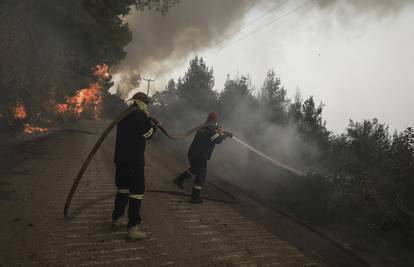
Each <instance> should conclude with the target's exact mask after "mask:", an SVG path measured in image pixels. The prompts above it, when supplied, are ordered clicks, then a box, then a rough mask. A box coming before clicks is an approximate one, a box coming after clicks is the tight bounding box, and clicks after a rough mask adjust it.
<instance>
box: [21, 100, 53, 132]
mask: <svg viewBox="0 0 414 267" xmlns="http://www.w3.org/2000/svg"><path fill="white" fill-rule="evenodd" d="M26 117H27V112H26V107H25V106H24V104H23V103H17V105H16V107H15V108H14V118H15V119H17V120H24V119H26ZM47 130H48V129H47V128H42V127H37V126H33V125H31V124H28V123H25V124H24V128H23V132H24V133H26V134H33V133H38V132H45V131H47Z"/></svg>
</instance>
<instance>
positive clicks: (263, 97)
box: [259, 70, 289, 124]
mask: <svg viewBox="0 0 414 267" xmlns="http://www.w3.org/2000/svg"><path fill="white" fill-rule="evenodd" d="M259 98H260V101H261V102H262V103H263V107H264V108H265V109H266V110H267V111H268V112H267V114H268V118H267V119H268V120H269V121H270V122H272V123H277V124H284V123H286V122H287V118H288V115H287V107H288V104H289V99H287V97H286V90H285V89H284V88H283V86H282V85H281V82H280V78H278V77H276V73H275V72H274V71H273V70H270V71H268V72H267V75H266V78H265V81H264V83H263V86H262V88H261V90H260V94H259Z"/></svg>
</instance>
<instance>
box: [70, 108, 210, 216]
mask: <svg viewBox="0 0 414 267" xmlns="http://www.w3.org/2000/svg"><path fill="white" fill-rule="evenodd" d="M137 110H140V109H139V107H137V106H130V107H129V108H127V109H126V110H125V111H124V112H122V113H121V115H119V116H118V117H117V118H116V119H115V120H114V121H113V122H112V123H111V124H110V125H109V126H108V127H107V128H106V129H105V131H104V132H103V133H102V135H101V136H100V137H99V139H98V141H96V143H95V145H94V146H93V148H92V150H91V152H89V155H88V157H87V158H86V159H85V161H84V162H83V164H82V166H81V168H80V169H79V172H78V174H77V175H76V178H75V180H74V181H73V184H72V187H71V189H70V191H69V194H68V196H67V198H66V202H65V207H64V209H63V215H64V216H65V218H69V208H70V204H71V202H72V198H73V195H74V194H75V192H76V189H77V188H78V185H79V183H80V181H81V180H82V177H83V175H84V173H85V171H86V169H87V168H88V166H89V164H90V163H91V161H92V159H93V157H94V156H95V154H96V152H97V151H98V149H99V147H100V146H101V145H102V143H103V141H104V140H105V138H106V137H107V136H108V134H109V133H110V132H111V130H112V129H113V128H114V127H115V126H116V125H117V124H118V122H120V121H121V120H122V119H123V118H125V117H126V116H128V114H130V113H131V112H133V111H137ZM150 119H151V120H152V121H154V122H158V120H157V119H155V118H153V117H150ZM204 126H206V124H201V125H199V126H197V127H195V128H193V129H191V130H190V131H188V132H186V133H184V134H181V135H172V134H170V133H169V132H168V131H167V130H166V129H165V128H164V127H163V126H162V125H159V124H158V125H157V127H158V128H159V129H160V130H161V132H162V133H164V134H165V135H166V136H167V137H168V138H170V139H173V140H179V139H183V138H186V137H187V136H190V135H191V134H193V133H194V132H196V131H197V130H199V129H200V128H202V127H204Z"/></svg>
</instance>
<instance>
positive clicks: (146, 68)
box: [115, 0, 414, 133]
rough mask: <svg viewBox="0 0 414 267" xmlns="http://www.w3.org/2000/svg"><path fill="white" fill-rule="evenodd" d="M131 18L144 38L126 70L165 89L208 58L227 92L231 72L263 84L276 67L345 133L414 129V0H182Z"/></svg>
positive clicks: (131, 50)
mask: <svg viewBox="0 0 414 267" xmlns="http://www.w3.org/2000/svg"><path fill="white" fill-rule="evenodd" d="M304 3H305V5H304V6H303V7H301V6H302V5H303V4H304ZM306 3H307V4H306ZM278 6H280V7H279V8H277V7H278ZM298 7H301V8H300V9H298V10H296V8H298ZM271 10H273V11H272V12H270V11H271ZM266 13H269V14H268V15H266V16H264V14H266ZM260 17H261V19H257V18H260ZM127 21H128V23H129V24H130V27H131V29H132V31H133V38H134V40H133V42H132V43H131V44H130V45H129V46H128V48H127V51H128V55H127V58H126V59H125V60H124V62H123V63H122V64H121V66H119V67H118V68H117V70H116V71H117V72H118V73H124V74H125V73H127V72H133V71H135V72H137V73H140V74H141V75H144V76H151V77H153V78H157V81H156V82H155V83H153V85H152V88H153V89H155V90H160V89H162V88H163V87H164V86H165V84H166V82H167V80H168V79H170V78H175V79H176V78H178V76H180V75H181V76H182V75H183V74H184V72H185V70H186V68H187V66H188V61H189V59H190V58H192V57H194V56H195V55H200V56H203V57H204V59H205V61H206V62H207V64H208V65H209V66H212V67H213V69H214V74H215V78H216V86H215V88H216V89H217V90H221V89H222V88H223V84H224V82H225V79H226V77H227V74H230V76H234V75H236V74H239V75H245V74H249V75H250V76H251V78H252V82H253V85H254V86H255V87H256V88H260V86H261V84H262V82H263V79H264V76H265V74H266V72H267V70H268V69H274V70H275V71H276V73H277V74H278V75H280V77H281V80H282V83H283V84H284V85H285V88H286V89H287V90H288V94H289V95H290V96H291V97H292V96H293V95H294V94H295V92H296V90H297V89H300V91H301V93H302V96H303V97H307V96H309V95H314V96H315V98H316V100H317V101H322V102H323V103H324V104H325V111H324V117H325V119H326V120H327V126H328V128H329V129H331V130H333V131H334V132H336V133H340V132H343V130H344V129H345V127H346V125H347V124H348V120H349V119H354V120H362V119H368V118H374V117H376V118H378V119H380V121H382V122H386V123H388V124H389V125H390V128H391V129H392V130H393V129H399V130H402V129H403V128H406V127H408V126H414V116H413V115H412V114H414V105H412V99H414V75H413V70H414V49H412V48H413V47H414V27H413V26H412V25H414V1H412V0H313V1H306V0H284V1H283V0H250V1H247V0H226V1H224V0H223V1H220V0H211V1H203V0H181V1H180V3H179V4H178V5H177V6H175V7H174V8H173V9H171V10H170V12H168V13H167V14H166V15H165V16H162V15H160V14H158V13H155V12H144V13H140V12H134V13H133V14H131V16H129V17H128V18H127ZM252 22H254V23H252ZM265 25H268V26H266V27H264V26H265ZM262 27H264V28H262ZM261 28H262V29H261ZM259 29H261V30H259ZM252 32H254V33H252ZM234 33H235V34H234ZM250 33H251V34H250ZM247 34H250V35H249V36H248V37H246V38H244V36H246V35H247ZM115 77H116V76H115ZM116 78H119V77H116ZM120 86H121V88H123V89H124V90H130V89H131V88H133V87H134V86H133V85H132V87H131V86H126V85H124V86H123V85H122V84H120ZM141 86H142V89H144V88H145V86H143V85H141Z"/></svg>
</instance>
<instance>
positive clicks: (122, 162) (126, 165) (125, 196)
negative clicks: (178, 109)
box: [112, 92, 157, 240]
mask: <svg viewBox="0 0 414 267" xmlns="http://www.w3.org/2000/svg"><path fill="white" fill-rule="evenodd" d="M132 100H133V101H134V103H133V105H135V106H138V107H139V110H136V111H133V112H131V113H130V114H128V115H127V116H126V117H125V118H123V119H122V120H121V121H120V122H119V123H118V125H117V132H116V145H115V157H114V162H115V164H116V174H115V184H116V187H117V193H116V197H115V204H114V210H113V213H112V224H113V227H119V226H124V225H125V224H124V220H123V215H124V213H125V208H126V206H127V205H128V204H129V207H128V223H127V228H128V236H129V237H130V238H131V239H135V240H137V239H143V238H146V237H148V235H149V234H150V233H147V232H144V231H143V230H142V229H141V228H140V227H139V225H140V223H141V215H140V208H141V203H142V200H143V198H144V191H145V178H144V166H145V156H144V153H145V143H146V140H148V139H150V138H151V137H152V135H153V134H154V132H155V131H156V129H157V127H156V126H157V125H155V124H154V122H152V121H151V120H150V118H149V113H148V105H149V103H150V99H149V97H148V96H147V95H146V94H144V93H141V92H140V93H136V94H135V95H134V96H133V97H132Z"/></svg>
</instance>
